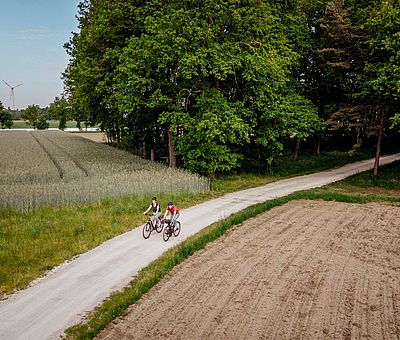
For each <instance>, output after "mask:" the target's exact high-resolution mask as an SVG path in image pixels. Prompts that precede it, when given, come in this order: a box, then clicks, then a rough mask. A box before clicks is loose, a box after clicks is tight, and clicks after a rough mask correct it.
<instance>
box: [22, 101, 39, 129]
mask: <svg viewBox="0 0 400 340" xmlns="http://www.w3.org/2000/svg"><path fill="white" fill-rule="evenodd" d="M41 117H42V113H41V111H40V108H39V106H38V105H29V106H28V107H27V108H26V109H25V110H24V111H23V112H22V118H23V119H24V120H25V121H26V123H27V124H29V125H31V126H32V127H33V128H34V129H36V128H37V127H38V123H39V120H40V119H41ZM42 121H43V120H42Z"/></svg>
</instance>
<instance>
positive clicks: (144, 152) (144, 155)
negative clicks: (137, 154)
mask: <svg viewBox="0 0 400 340" xmlns="http://www.w3.org/2000/svg"><path fill="white" fill-rule="evenodd" d="M142 156H143V158H145V159H146V158H147V151H146V142H145V141H143V144H142Z"/></svg>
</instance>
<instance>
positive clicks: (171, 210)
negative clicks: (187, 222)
mask: <svg viewBox="0 0 400 340" xmlns="http://www.w3.org/2000/svg"><path fill="white" fill-rule="evenodd" d="M167 215H168V216H170V218H171V221H172V222H173V223H174V226H175V223H176V221H177V220H178V218H179V216H180V214H179V210H178V208H177V207H176V206H175V205H174V204H173V203H172V202H168V206H167V209H165V213H164V220H165V218H166V217H167Z"/></svg>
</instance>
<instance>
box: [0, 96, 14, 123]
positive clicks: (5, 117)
mask: <svg viewBox="0 0 400 340" xmlns="http://www.w3.org/2000/svg"><path fill="white" fill-rule="evenodd" d="M12 126H13V120H12V116H11V113H10V112H9V111H8V110H5V109H4V106H3V103H2V102H1V101H0V127H1V128H2V129H9V128H11V127H12Z"/></svg>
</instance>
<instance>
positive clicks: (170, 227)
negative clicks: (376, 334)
mask: <svg viewBox="0 0 400 340" xmlns="http://www.w3.org/2000/svg"><path fill="white" fill-rule="evenodd" d="M164 223H165V224H166V226H165V228H164V232H163V239H164V241H165V242H167V241H168V240H169V238H170V237H171V236H172V235H174V236H175V237H176V236H178V235H179V233H180V232H181V222H179V221H176V222H175V225H174V223H173V221H172V220H167V221H164Z"/></svg>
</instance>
